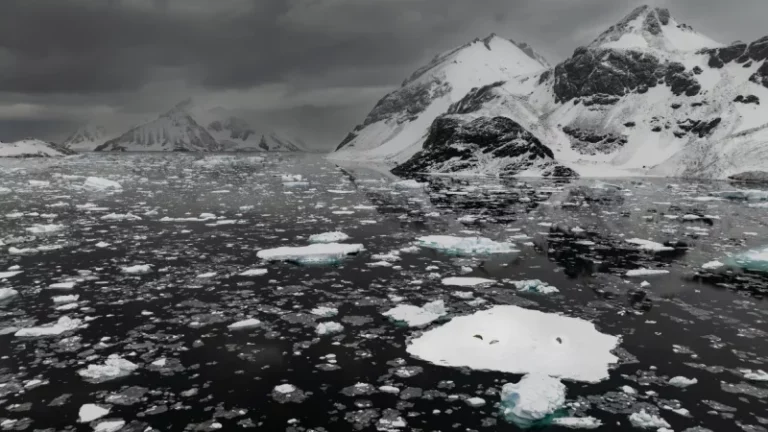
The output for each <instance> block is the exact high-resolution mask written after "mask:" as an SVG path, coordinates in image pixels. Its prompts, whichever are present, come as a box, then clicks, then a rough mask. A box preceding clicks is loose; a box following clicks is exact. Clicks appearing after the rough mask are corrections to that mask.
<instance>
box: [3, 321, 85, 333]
mask: <svg viewBox="0 0 768 432" xmlns="http://www.w3.org/2000/svg"><path fill="white" fill-rule="evenodd" d="M82 323H83V321H82V320H80V319H77V318H75V319H72V318H70V317H66V316H63V317H61V318H59V320H58V321H56V322H55V323H51V324H48V325H44V326H40V327H29V328H23V329H21V330H19V331H17V332H16V334H15V336H16V337H40V336H56V335H60V334H62V333H64V332H67V331H70V330H75V329H77V328H79V327H80V325H81V324H82Z"/></svg>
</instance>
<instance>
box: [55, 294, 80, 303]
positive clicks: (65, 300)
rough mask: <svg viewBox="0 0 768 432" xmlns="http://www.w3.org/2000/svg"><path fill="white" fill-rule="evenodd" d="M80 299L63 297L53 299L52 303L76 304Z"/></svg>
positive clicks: (69, 296) (75, 296)
mask: <svg viewBox="0 0 768 432" xmlns="http://www.w3.org/2000/svg"><path fill="white" fill-rule="evenodd" d="M79 298H80V296H79V295H63V296H55V297H53V302H54V303H72V302H76V301H77V300H78V299H79Z"/></svg>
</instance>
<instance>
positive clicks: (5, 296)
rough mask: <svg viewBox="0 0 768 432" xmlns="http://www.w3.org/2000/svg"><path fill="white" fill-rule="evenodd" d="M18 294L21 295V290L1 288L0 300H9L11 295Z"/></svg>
mask: <svg viewBox="0 0 768 432" xmlns="http://www.w3.org/2000/svg"><path fill="white" fill-rule="evenodd" d="M17 295H19V292H18V291H16V290H15V289H11V288H0V302H1V301H3V300H8V299H9V298H11V297H16V296H17Z"/></svg>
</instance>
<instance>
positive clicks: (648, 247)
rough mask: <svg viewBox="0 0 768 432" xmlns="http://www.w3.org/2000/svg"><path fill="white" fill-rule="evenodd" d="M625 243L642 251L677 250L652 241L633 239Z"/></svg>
mask: <svg viewBox="0 0 768 432" xmlns="http://www.w3.org/2000/svg"><path fill="white" fill-rule="evenodd" d="M625 241H626V242H627V243H629V244H632V245H635V246H637V247H638V248H639V249H640V250H644V251H648V252H669V251H673V250H675V248H673V247H671V246H664V245H663V244H661V243H656V242H655V241H651V240H643V239H639V238H632V239H628V240H625Z"/></svg>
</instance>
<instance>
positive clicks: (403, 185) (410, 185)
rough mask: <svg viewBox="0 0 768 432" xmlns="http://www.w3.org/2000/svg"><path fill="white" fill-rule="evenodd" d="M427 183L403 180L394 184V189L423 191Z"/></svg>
mask: <svg viewBox="0 0 768 432" xmlns="http://www.w3.org/2000/svg"><path fill="white" fill-rule="evenodd" d="M424 185H426V183H419V182H417V181H416V180H401V181H396V182H392V187H393V188H395V189H421V188H423V187H424Z"/></svg>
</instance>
